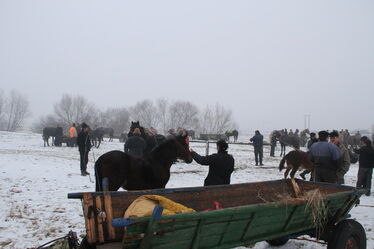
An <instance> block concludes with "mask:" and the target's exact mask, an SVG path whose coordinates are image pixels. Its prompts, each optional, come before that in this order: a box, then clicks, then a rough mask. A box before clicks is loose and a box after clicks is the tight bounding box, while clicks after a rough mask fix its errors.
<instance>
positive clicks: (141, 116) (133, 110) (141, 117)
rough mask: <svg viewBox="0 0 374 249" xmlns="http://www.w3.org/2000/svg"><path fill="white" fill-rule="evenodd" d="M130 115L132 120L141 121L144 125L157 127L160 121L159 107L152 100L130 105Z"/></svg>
mask: <svg viewBox="0 0 374 249" xmlns="http://www.w3.org/2000/svg"><path fill="white" fill-rule="evenodd" d="M130 117H131V119H132V120H135V121H137V120H138V121H140V124H141V125H142V126H144V127H157V125H158V124H159V121H160V118H159V116H158V113H157V108H156V107H155V106H154V105H153V102H152V101H150V100H143V101H141V102H138V103H136V105H135V106H133V107H130Z"/></svg>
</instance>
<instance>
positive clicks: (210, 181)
mask: <svg viewBox="0 0 374 249" xmlns="http://www.w3.org/2000/svg"><path fill="white" fill-rule="evenodd" d="M191 155H192V158H193V159H194V160H195V161H196V162H197V163H199V164H201V165H208V166H209V173H208V176H207V177H206V178H205V181H204V186H208V185H219V184H230V177H231V173H232V172H233V171H234V164H235V161H234V158H233V157H232V156H231V155H230V154H228V153H227V151H223V152H219V153H215V154H212V155H209V156H200V155H199V154H197V153H196V152H192V153H191Z"/></svg>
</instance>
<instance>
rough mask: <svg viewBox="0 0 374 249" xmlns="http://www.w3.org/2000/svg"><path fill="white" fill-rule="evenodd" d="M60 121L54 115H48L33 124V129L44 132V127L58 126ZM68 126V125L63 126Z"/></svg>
mask: <svg viewBox="0 0 374 249" xmlns="http://www.w3.org/2000/svg"><path fill="white" fill-rule="evenodd" d="M57 125H59V122H58V121H57V120H56V117H55V116H54V115H51V114H49V115H46V116H42V117H40V118H39V120H38V121H37V122H35V123H33V124H32V126H31V130H32V131H33V132H36V133H42V132H43V128H44V127H57ZM63 128H66V127H63Z"/></svg>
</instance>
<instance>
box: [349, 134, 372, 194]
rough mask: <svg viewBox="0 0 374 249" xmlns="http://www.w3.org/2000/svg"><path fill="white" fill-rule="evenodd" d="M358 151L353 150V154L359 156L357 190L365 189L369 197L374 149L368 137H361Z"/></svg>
mask: <svg viewBox="0 0 374 249" xmlns="http://www.w3.org/2000/svg"><path fill="white" fill-rule="evenodd" d="M360 146H361V148H360V149H355V150H354V152H356V153H357V154H359V155H360V157H359V161H358V165H359V169H358V174H357V183H356V187H357V188H366V189H367V190H368V192H367V193H366V195H367V196H369V195H370V191H371V178H372V174H373V167H374V149H373V147H372V146H371V141H370V139H369V138H368V137H366V136H363V137H362V138H361V139H360Z"/></svg>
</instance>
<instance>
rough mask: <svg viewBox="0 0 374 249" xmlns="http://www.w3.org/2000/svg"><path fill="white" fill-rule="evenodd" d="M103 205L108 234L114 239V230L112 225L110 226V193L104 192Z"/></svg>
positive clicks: (111, 211) (111, 217)
mask: <svg viewBox="0 0 374 249" xmlns="http://www.w3.org/2000/svg"><path fill="white" fill-rule="evenodd" d="M104 206H105V213H106V225H107V230H108V234H109V239H110V240H114V239H115V238H116V232H115V230H114V227H112V220H113V209H112V197H111V196H110V194H108V193H106V194H104Z"/></svg>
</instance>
